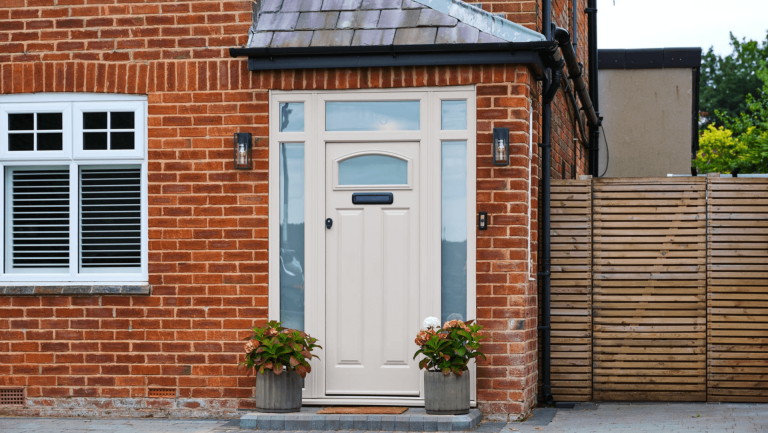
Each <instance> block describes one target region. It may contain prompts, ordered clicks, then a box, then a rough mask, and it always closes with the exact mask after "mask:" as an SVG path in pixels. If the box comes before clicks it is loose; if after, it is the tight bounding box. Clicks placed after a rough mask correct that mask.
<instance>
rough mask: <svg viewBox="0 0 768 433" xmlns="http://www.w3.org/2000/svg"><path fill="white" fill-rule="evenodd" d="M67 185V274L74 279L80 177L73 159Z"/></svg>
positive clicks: (78, 221)
mask: <svg viewBox="0 0 768 433" xmlns="http://www.w3.org/2000/svg"><path fill="white" fill-rule="evenodd" d="M69 185H70V187H69V276H70V278H71V279H75V278H76V277H77V275H78V273H79V269H80V266H79V263H80V252H79V244H80V243H79V239H80V205H79V196H80V179H79V176H78V166H77V163H75V162H74V161H72V162H70V163H69Z"/></svg>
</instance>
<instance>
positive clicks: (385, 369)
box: [324, 142, 421, 397]
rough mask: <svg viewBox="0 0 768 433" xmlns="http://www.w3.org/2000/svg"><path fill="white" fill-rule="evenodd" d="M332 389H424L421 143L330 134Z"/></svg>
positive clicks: (398, 392)
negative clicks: (419, 342) (335, 139)
mask: <svg viewBox="0 0 768 433" xmlns="http://www.w3.org/2000/svg"><path fill="white" fill-rule="evenodd" d="M325 170H326V175H325V178H326V184H325V189H326V218H328V219H327V220H326V230H325V232H326V295H325V298H326V299H325V300H326V303H325V304H326V320H325V321H326V324H325V325H326V341H325V344H324V347H325V350H324V352H325V358H326V359H325V370H326V395H328V396H332V395H334V396H344V395H348V396H408V397H418V396H419V389H420V386H419V385H420V380H419V378H420V376H419V370H418V366H417V364H416V361H414V360H413V353H414V352H415V351H416V345H415V343H414V342H413V340H414V338H415V336H416V333H417V332H418V330H419V327H420V318H419V293H420V291H419V266H420V253H421V252H420V251H419V242H420V236H419V194H420V186H419V174H420V173H419V143H418V142H399V143H326V146H325Z"/></svg>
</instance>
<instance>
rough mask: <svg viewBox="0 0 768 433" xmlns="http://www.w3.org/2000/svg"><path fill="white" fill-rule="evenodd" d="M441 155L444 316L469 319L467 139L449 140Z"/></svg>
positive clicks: (442, 312) (444, 143) (442, 313)
mask: <svg viewBox="0 0 768 433" xmlns="http://www.w3.org/2000/svg"><path fill="white" fill-rule="evenodd" d="M441 153H442V156H441V191H442V193H441V203H442V206H441V212H442V222H441V227H440V245H441V247H440V252H441V255H440V257H441V263H440V265H441V282H442V284H441V309H442V311H441V316H442V321H443V322H445V321H447V320H454V319H459V320H466V319H467V142H466V141H446V142H443V144H442V152H441Z"/></svg>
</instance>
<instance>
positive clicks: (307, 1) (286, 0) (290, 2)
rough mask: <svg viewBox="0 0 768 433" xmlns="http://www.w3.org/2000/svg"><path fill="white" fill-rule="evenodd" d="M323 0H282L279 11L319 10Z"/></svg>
mask: <svg viewBox="0 0 768 433" xmlns="http://www.w3.org/2000/svg"><path fill="white" fill-rule="evenodd" d="M322 5H323V0H283V7H282V8H280V12H311V11H319V10H320V7H321V6H322Z"/></svg>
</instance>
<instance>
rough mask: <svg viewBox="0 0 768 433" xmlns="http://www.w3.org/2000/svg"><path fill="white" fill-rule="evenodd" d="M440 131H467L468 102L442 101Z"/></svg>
mask: <svg viewBox="0 0 768 433" xmlns="http://www.w3.org/2000/svg"><path fill="white" fill-rule="evenodd" d="M440 111H441V113H440V129H442V130H443V131H463V130H466V129H467V101H466V100H462V101H441V110H440Z"/></svg>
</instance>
